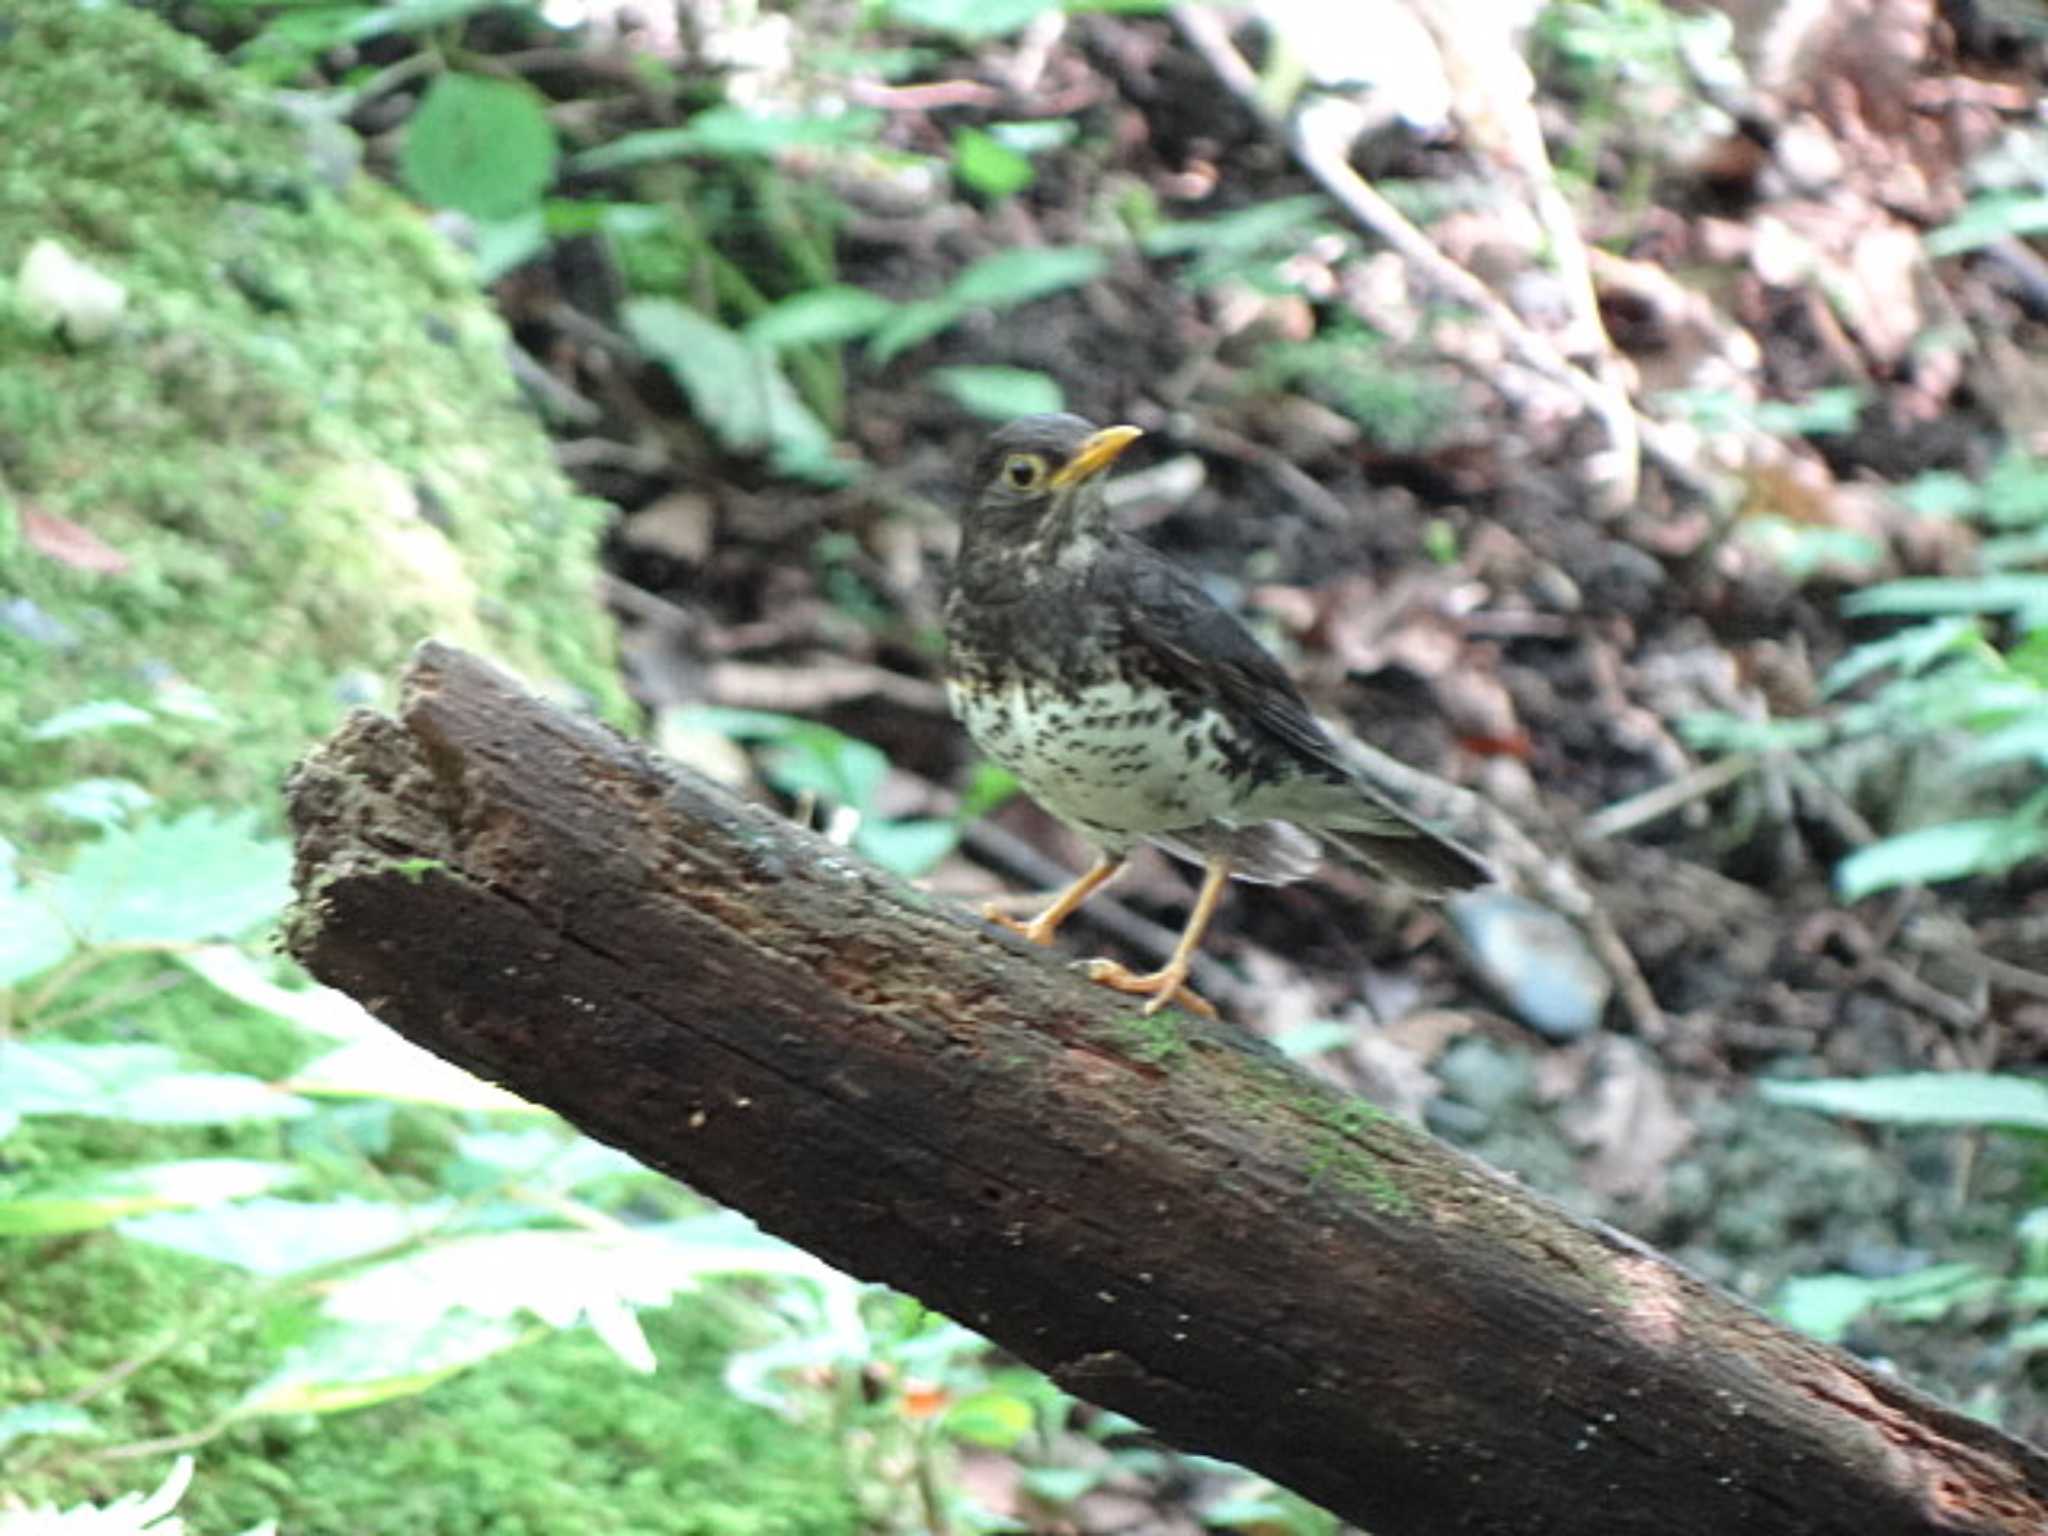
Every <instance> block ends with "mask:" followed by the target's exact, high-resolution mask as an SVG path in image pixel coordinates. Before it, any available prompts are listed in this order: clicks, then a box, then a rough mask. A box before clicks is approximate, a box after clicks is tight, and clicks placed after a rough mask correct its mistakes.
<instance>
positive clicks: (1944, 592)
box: [1842, 573, 2048, 616]
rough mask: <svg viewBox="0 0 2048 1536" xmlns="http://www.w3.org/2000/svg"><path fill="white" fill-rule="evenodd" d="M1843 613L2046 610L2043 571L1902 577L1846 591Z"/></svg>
mask: <svg viewBox="0 0 2048 1536" xmlns="http://www.w3.org/2000/svg"><path fill="white" fill-rule="evenodd" d="M1842 611H1843V612H1844V613H1848V614H1855V615H1858V616H1860V615H1863V614H1871V613H1908V614H1913V613H1920V614H1935V613H2022V612H2030V611H2031V612H2044V611H2048V575H2022V574H2015V573H2003V574H2000V575H1996V576H1908V577H1905V578H1903V579H1901V580H1899V581H1888V582H1885V583H1884V584H1883V585H1882V586H1876V587H1870V588H1867V589H1866V590H1864V591H1862V592H1852V593H1850V594H1849V596H1847V597H1845V598H1844V599H1842Z"/></svg>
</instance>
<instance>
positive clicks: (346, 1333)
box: [235, 1312, 528, 1419]
mask: <svg viewBox="0 0 2048 1536" xmlns="http://www.w3.org/2000/svg"><path fill="white" fill-rule="evenodd" d="M527 1334H528V1330H526V1329H523V1328H520V1327H517V1326H515V1325H513V1324H511V1323H507V1322H504V1321H502V1320H500V1319H497V1318H487V1317H477V1316H475V1315H473V1314H468V1313H462V1312H452V1313H449V1314H448V1315H446V1316H437V1317H435V1318H434V1319H433V1320H432V1321H431V1322H427V1323H409V1322H407V1323H388V1324H381V1325H376V1326H363V1325H342V1324H336V1325H333V1326H330V1327H328V1328H325V1329H323V1330H321V1331H320V1333H318V1334H317V1335H316V1336H315V1337H314V1338H313V1339H312V1340H311V1341H309V1342H308V1343H306V1344H303V1345H301V1346H299V1347H297V1348H295V1349H293V1350H292V1351H291V1352H290V1353H289V1354H288V1355H287V1356H286V1358H285V1363H284V1365H283V1366H281V1367H280V1368H279V1369H278V1370H277V1371H275V1372H273V1373H272V1374H271V1375H270V1376H269V1377H267V1378H266V1379H265V1380H264V1381H263V1382H262V1383H261V1384H259V1385H258V1386H257V1387H256V1388H255V1389H254V1390H252V1391H251V1392H250V1393H249V1395H248V1396H247V1397H245V1398H244V1399H243V1400H242V1401H241V1402H240V1403H239V1404H237V1405H236V1407H235V1417H237V1418H243V1419H247V1418H257V1417H261V1416H263V1415H267V1414H291V1413H340V1412H343V1411H345V1410H348V1409H351V1408H367V1407H369V1406H371V1405H372V1404H375V1403H383V1402H390V1401H391V1400H393V1399H394V1398H401V1397H412V1396H415V1395H417V1394H419V1393H421V1392H425V1391H427V1390H428V1389H429V1388H431V1387H434V1386H437V1385H439V1384H440V1383H441V1382H443V1381H446V1380H447V1379H448V1378H449V1377H450V1376H453V1375H455V1374H456V1373H457V1372H458V1371H463V1370H467V1369H468V1368H469V1367H470V1366H473V1365H476V1364H478V1363H479V1362H481V1361H484V1360H488V1359H489V1358H490V1357H491V1356H493V1355H496V1354H500V1353H502V1352H503V1351H505V1350H507V1349H510V1348H512V1347H513V1346H514V1345H516V1344H519V1343H521V1342H522V1341H523V1340H524V1339H525V1338H526V1337H527Z"/></svg>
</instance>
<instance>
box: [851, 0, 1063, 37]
mask: <svg viewBox="0 0 2048 1536" xmlns="http://www.w3.org/2000/svg"><path fill="white" fill-rule="evenodd" d="M886 4H887V7H888V14H889V19H890V20H891V21H894V22H896V23H897V24H898V25H900V26H905V27H922V28H924V29H926V30H927V31H931V32H950V33H952V34H953V35H954V36H956V37H964V38H987V37H1007V36H1009V35H1010V34H1011V33H1012V32H1017V31H1021V30H1022V29H1023V28H1024V27H1026V26H1028V25H1029V24H1030V23H1032V22H1034V21H1036V20H1037V19H1038V18H1039V17H1040V16H1043V15H1045V14H1046V12H1048V11H1056V10H1058V9H1059V7H1060V0H886Z"/></svg>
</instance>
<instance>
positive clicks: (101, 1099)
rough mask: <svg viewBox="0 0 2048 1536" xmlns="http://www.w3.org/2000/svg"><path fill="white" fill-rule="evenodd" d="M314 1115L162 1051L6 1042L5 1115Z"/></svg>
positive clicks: (0, 1046)
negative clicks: (188, 1067)
mask: <svg viewBox="0 0 2048 1536" xmlns="http://www.w3.org/2000/svg"><path fill="white" fill-rule="evenodd" d="M311 1108H312V1106H311V1105H309V1104H307V1103H306V1102H305V1101H304V1100H303V1099H295V1098H293V1097H292V1096H291V1095H289V1094H286V1093H280V1092H278V1091H277V1090H276V1089H275V1088H272V1087H271V1086H270V1085H269V1084H268V1083H264V1082H261V1081H259V1080H257V1079H256V1078H253V1077H243V1076H240V1075H239V1074H236V1073H231V1072H186V1071H182V1070H180V1068H179V1066H178V1058H177V1055H176V1053H175V1052H172V1051H170V1050H167V1049H165V1048H164V1047H163V1046H160V1045H80V1044H77V1043H75V1042H73V1041H68V1040H26V1041H24V1040H11V1041H0V1110H4V1111H8V1112H11V1113H14V1114H18V1115H88V1116H93V1117H95V1118H98V1119H102V1120H128V1121H133V1122H135V1123H137V1124H140V1125H212V1124H217V1123H222V1122H226V1121H234V1120H290V1119H295V1118H297V1117H298V1116H300V1115H303V1114H306V1113H307V1112H308V1111H310V1110H311Z"/></svg>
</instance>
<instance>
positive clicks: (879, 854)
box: [853, 816, 960, 880]
mask: <svg viewBox="0 0 2048 1536" xmlns="http://www.w3.org/2000/svg"><path fill="white" fill-rule="evenodd" d="M959 842H960V828H959V826H958V825H957V824H956V823H954V822H951V821H937V820H920V819H912V820H908V821H884V820H882V819H881V818H879V817H872V816H871V817H866V818H864V819H863V820H862V821H861V824H860V826H859V827H858V828H857V829H856V830H855V832H854V834H853V846H854V850H855V851H856V852H857V853H861V854H864V855H866V856H867V857H868V858H870V859H873V860H874V861H875V862H876V863H877V864H879V865H881V866H882V868H884V869H886V870H889V871H891V872H892V873H894V874H898V875H901V876H902V877H903V878H904V879H906V880H915V879H917V878H918V877H919V876H920V875H925V874H929V873H930V872H931V871H932V869H933V868H934V867H936V866H937V864H938V863H939V861H940V860H941V859H943V858H945V856H946V855H947V854H949V853H951V852H952V851H953V849H954V848H955V847H956V846H957V845H958V844H959Z"/></svg>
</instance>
